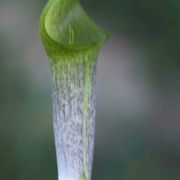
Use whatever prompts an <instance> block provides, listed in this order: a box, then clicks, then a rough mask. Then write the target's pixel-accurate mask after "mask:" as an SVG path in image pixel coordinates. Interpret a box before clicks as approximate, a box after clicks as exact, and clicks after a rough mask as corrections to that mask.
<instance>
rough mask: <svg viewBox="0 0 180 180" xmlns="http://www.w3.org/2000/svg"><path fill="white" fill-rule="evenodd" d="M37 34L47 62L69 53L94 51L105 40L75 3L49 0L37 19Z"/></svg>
mask: <svg viewBox="0 0 180 180" xmlns="http://www.w3.org/2000/svg"><path fill="white" fill-rule="evenodd" d="M40 34H41V39H42V41H43V44H44V47H45V49H46V52H47V54H48V56H49V57H50V58H53V59H57V56H60V55H62V54H67V53H70V51H71V52H73V51H82V50H87V49H89V50H90V49H91V50H92V49H94V50H95V49H97V51H98V50H99V48H100V46H101V45H102V44H103V43H104V41H105V40H106V39H107V34H106V33H105V32H104V31H103V30H101V28H99V27H98V26H97V25H96V24H95V23H94V22H93V21H92V20H91V19H90V18H89V17H88V16H87V14H86V13H85V11H84V10H83V9H82V7H81V5H80V3H79V1H78V0H49V1H48V3H47V4H46V6H45V7H44V9H43V11H42V14H41V19H40Z"/></svg>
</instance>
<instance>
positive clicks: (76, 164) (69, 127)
mask: <svg viewBox="0 0 180 180" xmlns="http://www.w3.org/2000/svg"><path fill="white" fill-rule="evenodd" d="M82 58H85V57H82ZM80 62H81V63H77V62H76V61H75V62H74V61H71V63H69V62H64V63H62V62H56V63H54V64H52V74H53V114H54V136H55V142H56V155H57V163H58V174H59V180H90V179H91V171H92V161H93V149H94V131H95V93H94V86H95V76H96V73H95V71H96V61H95V60H94V59H93V60H91V59H86V58H85V59H84V60H81V61H80ZM83 178H84V179H83Z"/></svg>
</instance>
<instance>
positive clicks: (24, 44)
mask: <svg viewBox="0 0 180 180" xmlns="http://www.w3.org/2000/svg"><path fill="white" fill-rule="evenodd" d="M45 2H46V1H45V0H41V1H36V0H31V1H24V0H13V1H12V0H4V1H3V0H0V179H2V180H11V179H13V180H25V179H26V180H31V179H33V180H36V179H38V180H40V179H43V180H49V179H51V180H53V179H57V178H56V161H55V152H54V141H53V131H52V113H51V80H50V72H49V71H50V69H49V65H48V60H47V57H46V55H45V52H44V51H43V48H42V46H41V43H40V38H39V33H38V22H39V15H40V11H41V8H42V7H43V5H44V4H45ZM82 4H84V7H85V9H86V10H87V11H88V12H89V14H91V15H92V17H94V19H95V20H97V21H99V22H100V23H101V24H103V25H104V27H105V28H107V29H108V30H109V31H110V32H112V40H111V41H110V43H109V45H107V46H106V47H105V49H104V51H102V54H101V56H100V59H99V64H98V79H97V124H96V146H95V160H94V167H93V179H94V180H95V179H97V180H99V179H103V180H117V179H122V180H131V179H132V180H141V179H142V180H144V179H147V180H166V179H167V180H169V179H171V180H178V179H180V173H179V172H180V153H179V152H180V140H179V135H180V133H179V132H180V123H179V118H180V113H179V112H180V100H179V99H180V98H179V96H180V81H179V78H180V61H179V58H180V53H179V52H180V51H179V40H180V21H179V16H180V11H179V10H180V3H179V1H178V0H158V1H155V0H126V1H117V0H111V1H108V0H103V1H102V0H99V1H97V0H82Z"/></svg>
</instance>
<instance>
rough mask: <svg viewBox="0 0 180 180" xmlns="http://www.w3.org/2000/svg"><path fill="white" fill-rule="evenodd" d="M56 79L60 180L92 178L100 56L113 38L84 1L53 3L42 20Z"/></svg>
mask: <svg viewBox="0 0 180 180" xmlns="http://www.w3.org/2000/svg"><path fill="white" fill-rule="evenodd" d="M40 34H41V39H42V42H43V45H44V48H45V50H46V53H47V55H48V57H49V61H50V65H51V73H52V80H53V119H54V120H53V122H54V123H53V125H54V137H55V145H56V156H57V164H58V178H59V180H90V179H91V172H92V163H93V151H94V133H95V92H94V86H95V78H96V59H97V56H98V52H99V50H100V48H101V46H102V45H103V43H104V42H105V40H106V39H107V34H106V33H104V32H103V31H102V30H101V29H100V28H99V27H98V26H97V25H96V24H95V23H94V22H93V21H92V20H91V19H90V18H89V17H88V16H87V14H86V13H85V11H84V10H83V9H82V7H81V5H80V3H79V1H78V0H49V1H48V2H47V4H46V6H45V7H44V9H43V11H42V14H41V19H40Z"/></svg>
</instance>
